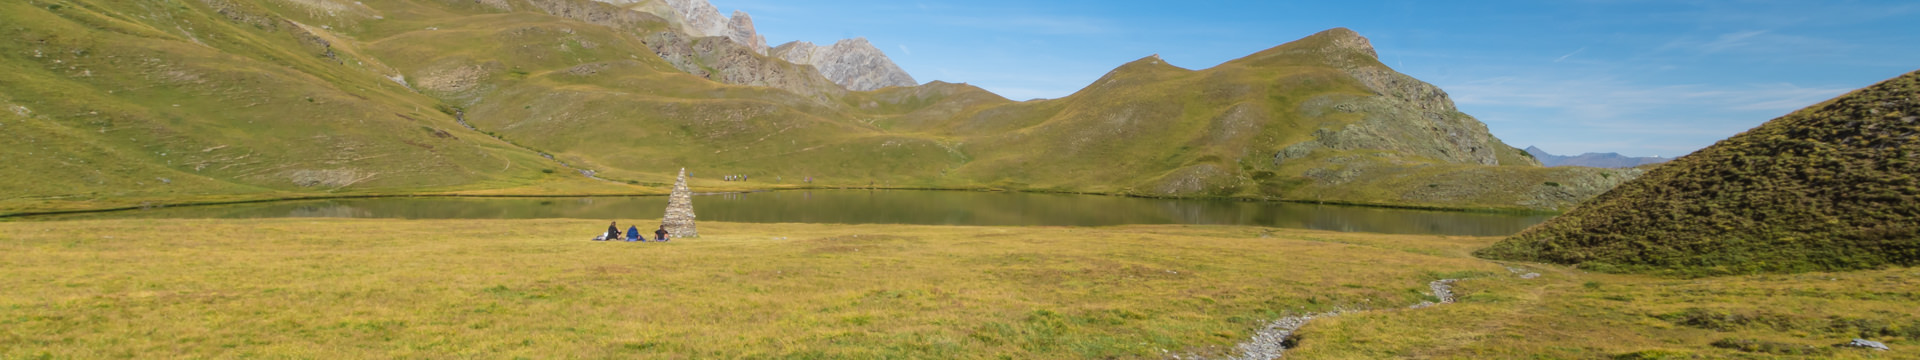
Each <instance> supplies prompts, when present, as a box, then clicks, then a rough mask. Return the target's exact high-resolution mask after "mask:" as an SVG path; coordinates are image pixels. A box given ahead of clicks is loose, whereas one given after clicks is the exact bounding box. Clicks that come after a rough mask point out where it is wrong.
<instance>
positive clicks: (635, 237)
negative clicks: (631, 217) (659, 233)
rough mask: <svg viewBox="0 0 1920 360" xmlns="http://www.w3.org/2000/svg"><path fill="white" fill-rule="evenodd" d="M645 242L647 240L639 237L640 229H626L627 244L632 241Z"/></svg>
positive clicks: (630, 227)
mask: <svg viewBox="0 0 1920 360" xmlns="http://www.w3.org/2000/svg"><path fill="white" fill-rule="evenodd" d="M646 240H647V238H643V237H640V227H639V226H628V227H627V242H634V241H646Z"/></svg>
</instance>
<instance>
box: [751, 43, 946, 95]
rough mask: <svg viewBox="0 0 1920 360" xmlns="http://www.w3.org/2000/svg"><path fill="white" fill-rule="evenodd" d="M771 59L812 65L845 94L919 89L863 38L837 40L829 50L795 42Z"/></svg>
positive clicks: (782, 47) (774, 53) (910, 78)
mask: <svg viewBox="0 0 1920 360" xmlns="http://www.w3.org/2000/svg"><path fill="white" fill-rule="evenodd" d="M771 54H772V55H773V56H774V57H778V58H780V59H783V60H786V61H789V62H792V63H795V64H806V65H813V67H814V68H815V69H819V70H820V75H824V76H826V77H827V79H829V80H833V82H834V83H836V84H840V86H845V87H847V90H853V91H868V90H878V89H880V88H884V87H889V86H914V85H920V83H919V82H917V81H914V80H913V76H912V75H908V74H907V71H906V70H901V69H900V66H899V65H894V63H893V60H892V59H889V58H887V54H886V53H884V52H881V51H880V49H879V48H875V47H873V43H870V42H867V39H866V38H852V39H846V40H840V41H839V42H835V43H833V45H831V46H826V47H821V46H819V45H814V44H813V43H810V42H805V41H795V42H790V43H786V44H782V45H780V46H778V47H775V48H773V51H772V53H771Z"/></svg>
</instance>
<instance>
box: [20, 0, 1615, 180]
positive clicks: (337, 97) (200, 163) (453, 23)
mask: <svg viewBox="0 0 1920 360" xmlns="http://www.w3.org/2000/svg"><path fill="white" fill-rule="evenodd" d="M676 4H677V5H676ZM700 4H704V2H698V3H695V2H679V1H651V0H649V1H637V2H628V3H621V4H614V3H606V2H595V1H587V0H473V1H430V0H399V1H382V2H369V3H360V2H352V1H346V0H298V1H282V0H192V1H183V2H178V3H165V4H159V3H125V2H111V1H104V0H76V1H69V2H62V3H58V4H55V3H42V2H13V3H6V4H0V10H3V11H0V20H4V22H5V23H8V24H13V26H7V27H3V28H0V35H4V36H7V37H9V38H14V39H21V40H20V41H13V42H5V43H0V70H4V71H0V108H5V109H8V110H9V111H5V112H0V128H4V129H6V133H7V134H8V136H6V137H5V138H4V139H0V154H3V155H5V156H6V157H7V158H8V159H19V160H10V161H8V162H7V164H6V166H7V167H8V168H7V171H6V172H5V174H4V175H0V189H4V190H0V212H21V211H47V210H61V209H91V208H100V207H120V206H141V205H147V204H177V203H188V202H206V201H233V200H252V199H269V198H290V197H315V196H345V195H351V196H360V195H384V194H582V193H627V194H630V193H661V192H664V190H663V188H662V187H663V186H664V184H666V183H669V182H671V180H672V178H673V175H674V174H675V171H677V170H678V169H679V168H686V169H688V171H690V172H691V174H692V175H694V176H695V179H694V180H693V181H694V186H697V187H714V186H734V187H738V186H746V187H748V188H752V187H780V186H804V185H801V184H796V183H797V182H798V180H799V179H802V178H813V179H815V180H816V181H815V182H814V183H812V184H807V185H810V186H834V187H845V186H875V187H908V188H950V189H1006V190H1021V191H1050V192H1078V193H1103V194H1120V195H1133V196H1156V197H1229V198H1247V199H1267V200H1287V201H1309V202H1327V203H1354V204H1374V205H1388V206H1406V207H1432V208H1454V209H1460V208H1473V209H1508V210H1546V211H1554V210H1565V209H1567V208H1570V207H1571V206H1573V205H1574V204H1575V203H1577V202H1578V201H1580V200H1582V199H1586V198H1589V197H1591V196H1593V195H1596V194H1599V193H1600V192H1602V191H1605V190H1607V189H1610V188H1612V187H1613V186H1614V185H1616V184H1618V183H1620V182H1621V181H1624V180H1626V179H1631V178H1633V177H1635V176H1637V175H1638V174H1640V170H1636V169H1594V168H1578V167H1568V168H1544V167H1541V166H1540V164H1539V163H1538V162H1537V161H1535V160H1534V159H1533V158H1531V157H1528V156H1527V155H1526V153H1525V152H1524V151H1521V150H1520V149H1516V148H1513V147H1511V146H1508V145H1506V144H1504V143H1502V142H1501V141H1500V140H1499V139H1497V138H1495V137H1493V136H1492V135H1491V134H1490V133H1488V132H1487V129H1486V126H1485V125H1484V124H1482V123H1480V122H1479V121H1478V120H1475V119H1473V118H1472V117H1471V116H1468V115H1466V114H1462V113H1460V112H1459V111H1458V110H1457V109H1455V108H1454V107H1453V104H1452V101H1451V100H1450V99H1449V97H1448V96H1447V94H1446V93H1445V92H1444V91H1441V90H1440V89H1439V88H1437V87H1434V86H1433V85H1431V84H1427V83H1425V82H1421V81H1419V80H1417V79H1414V78H1412V77H1409V76H1406V75H1403V74H1399V73H1397V72H1394V71H1393V70H1392V69H1390V68H1388V67H1387V66H1385V65H1383V64H1381V63H1380V62H1379V61H1378V59H1377V58H1376V55H1375V53H1374V51H1373V48H1372V46H1371V45H1370V43H1369V41H1368V40H1367V39H1366V38H1364V37H1362V36H1360V35H1359V34H1357V33H1354V32H1353V31H1350V30H1347V29H1332V30H1328V31H1325V32H1321V33H1318V34H1314V35H1312V36H1307V37H1305V38H1302V39H1300V40H1298V41H1294V42H1290V43H1287V44H1284V45H1280V46H1277V47H1274V48H1272V49H1268V50H1265V51H1261V52H1258V53H1255V54H1251V55H1249V56H1247V57H1244V58H1241V59H1237V60H1233V61H1229V62H1227V63H1224V64H1221V65H1219V66H1216V67H1213V68H1209V69H1201V70H1191V69H1184V68H1180V67H1176V66H1173V65H1171V64H1168V63H1166V62H1165V61H1163V60H1161V59H1159V58H1158V57H1157V56H1148V57H1144V58H1141V59H1139V60H1136V61H1133V62H1130V63H1127V64H1124V65H1121V66H1119V67H1118V68H1116V69H1114V70H1112V71H1111V72H1109V73H1108V74H1106V75H1105V76H1103V77H1102V78H1100V79H1099V80H1097V81H1096V82H1094V83H1093V84H1090V85H1088V86H1087V87H1086V88H1084V89H1081V90H1080V91H1078V92H1076V93H1074V94H1072V95H1070V96H1067V97H1063V98H1059V99H1051V100H1033V101H1011V100H1008V99H1005V98H1003V97H1000V96H998V95H995V94H993V93H991V92H987V91H985V90H982V89H980V88H978V87H974V86H970V85H966V84H958V83H947V82H940V81H934V82H929V83H926V84H919V85H911V86H903V85H899V84H890V85H882V84H886V83H885V82H884V81H871V82H869V81H867V80H871V79H875V78H885V77H888V76H887V75H884V74H883V73H884V71H883V72H878V73H876V72H872V71H852V72H849V73H852V74H857V75H853V76H852V77H849V78H843V79H842V80H846V79H855V80H850V81H853V82H854V83H856V84H869V85H862V86H861V87H870V86H880V87H878V88H876V89H874V90H860V89H855V88H849V87H848V86H845V85H842V84H841V83H840V82H837V81H842V80H834V79H830V78H828V76H827V75H826V72H827V71H829V70H830V69H836V68H837V67H835V66H825V67H821V66H816V65H813V64H800V63H795V62H793V61H790V60H787V58H789V57H794V58H800V57H804V58H807V59H816V58H820V59H831V58H834V56H821V55H819V52H820V51H819V50H818V49H814V50H807V51H801V50H802V49H803V48H806V46H803V45H798V44H789V45H783V46H779V47H773V48H767V49H761V48H758V47H756V46H755V45H754V44H758V43H762V42H761V41H763V40H755V39H760V37H759V36H758V35H757V34H753V35H751V36H747V35H748V34H751V29H752V27H751V26H750V24H751V21H750V19H748V18H747V17H745V16H741V15H743V14H738V15H736V16H734V17H733V18H729V19H727V20H726V21H725V22H724V23H725V24H726V25H725V27H723V29H725V31H726V32H727V34H725V35H723V36H714V35H711V34H708V33H706V32H709V31H716V30H714V29H716V27H715V26H714V24H717V23H719V22H718V20H715V19H713V18H711V17H704V16H703V17H704V18H706V20H700V21H694V20H690V18H681V17H673V16H660V15H656V13H660V12H665V11H679V12H682V13H691V12H694V11H693V10H699V11H697V12H700V13H705V11H706V9H707V8H710V7H711V5H708V6H706V7H699V6H689V5H700ZM714 14H716V16H717V10H716V11H715V12H714ZM696 29H698V30H696ZM841 43H842V44H845V43H852V44H853V45H851V46H848V47H847V48H852V49H856V50H857V49H861V48H871V45H870V44H866V45H864V46H860V45H861V44H865V42H864V41H859V40H857V39H856V40H850V41H843V42H841ZM839 45H840V44H836V45H835V46H830V47H828V48H839V47H840V46H839ZM843 52H845V53H848V54H855V53H861V52H862V51H852V50H847V51H843ZM796 54H804V55H805V56H799V55H796ZM875 54H878V52H877V50H876V51H874V52H871V53H867V54H865V55H860V56H865V57H864V58H863V57H860V56H854V57H852V58H851V59H853V60H846V61H844V63H848V64H852V63H861V64H881V62H879V61H877V60H876V59H879V58H877V57H875V56H874V55H875ZM843 59H846V58H844V57H843ZM861 59H864V60H861ZM807 61H813V60H807ZM840 61H842V60H829V61H828V62H829V63H842V62H840ZM887 64H890V62H888V63H887ZM846 68H858V69H872V68H876V67H874V66H866V67H862V66H849V67H846ZM896 68H897V67H896ZM875 74H883V75H875ZM859 79H867V80H859ZM582 174H585V175H589V176H581V175H582ZM717 174H746V175H751V178H752V179H755V180H756V183H751V184H739V183H724V182H719V181H715V180H712V177H707V176H708V175H716V176H715V177H717Z"/></svg>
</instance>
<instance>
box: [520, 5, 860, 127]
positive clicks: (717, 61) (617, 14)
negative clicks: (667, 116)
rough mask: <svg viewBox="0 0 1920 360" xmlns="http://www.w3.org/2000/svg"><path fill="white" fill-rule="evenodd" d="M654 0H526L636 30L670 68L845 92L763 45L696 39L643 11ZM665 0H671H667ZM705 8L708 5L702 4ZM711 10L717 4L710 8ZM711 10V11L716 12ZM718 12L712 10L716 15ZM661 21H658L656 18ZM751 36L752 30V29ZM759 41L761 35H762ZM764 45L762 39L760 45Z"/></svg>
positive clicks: (731, 80)
mask: <svg viewBox="0 0 1920 360" xmlns="http://www.w3.org/2000/svg"><path fill="white" fill-rule="evenodd" d="M656 1H658V0H648V1H639V2H635V1H622V0H599V1H597V2H596V1H588V0H530V1H529V2H530V3H532V4H533V5H534V6H535V7H536V8H537V9H539V10H540V11H543V12H546V13H548V14H552V15H555V16H560V17H565V18H569V19H574V20H579V21H583V22H587V23H592V24H596V25H604V26H608V27H612V28H616V29H622V30H626V31H632V32H635V33H637V34H639V35H641V42H643V43H646V45H647V47H648V48H650V50H653V52H654V54H655V55H658V56H660V58H661V59H663V60H666V61H667V63H668V64H671V65H673V67H674V68H676V69H680V70H681V71H685V72H687V73H690V74H693V75H695V76H700V77H704V78H707V79H709V80H713V81H719V82H723V83H728V84H737V85H752V86H766V87H772V88H777V89H781V90H786V91H788V92H792V93H795V94H799V95H802V96H804V97H806V98H808V99H811V100H813V101H815V102H818V103H822V104H830V103H833V102H834V99H837V98H839V97H840V96H842V95H844V94H845V93H846V89H843V88H841V87H840V86H839V85H836V84H834V83H833V82H832V81H830V80H827V78H826V77H824V76H821V75H820V74H819V72H818V71H816V70H814V69H812V68H810V67H807V66H798V65H794V64H791V63H787V62H783V61H779V60H776V59H774V58H771V57H767V56H766V55H765V54H764V52H765V51H764V50H761V51H755V50H754V49H753V48H751V47H748V46H744V45H741V44H740V43H736V42H733V41H702V39H703V38H711V36H707V35H700V34H692V33H688V32H686V31H684V29H678V30H677V29H675V28H676V27H677V26H669V25H671V24H682V25H684V23H676V22H675V21H674V20H667V19H661V17H660V16H656V15H657V14H654V13H648V12H646V11H675V10H660V9H662V6H661V5H662V4H660V3H658V2H656ZM695 1H697V2H699V3H700V4H705V3H706V2H705V1H698V0H695ZM669 4H677V3H676V2H669ZM705 8H708V9H710V8H712V5H706V6H705ZM716 11H717V10H716ZM716 14H717V12H716ZM716 16H718V15H716ZM751 21H752V20H751V19H746V20H745V22H746V23H747V24H746V27H745V28H744V31H743V32H742V33H752V25H751ZM663 22H664V23H665V24H662V23H663ZM753 36H756V37H757V36H758V35H757V34H756V35H753ZM762 41H764V40H762ZM761 47H762V48H765V46H764V43H763V45H762V46H761Z"/></svg>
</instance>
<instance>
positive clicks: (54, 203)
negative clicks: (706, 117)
mask: <svg viewBox="0 0 1920 360" xmlns="http://www.w3.org/2000/svg"><path fill="white" fill-rule="evenodd" d="M321 3H324V4H334V5H341V3H334V2H318V3H313V4H321ZM302 4H307V3H300V2H293V3H288V2H259V3H250V2H228V1H214V0H209V1H192V2H164V3H150V2H120V1H26V2H8V3H6V4H0V22H3V23H6V24H8V25H7V26H4V27H0V36H5V37H7V38H9V39H16V40H14V41H7V42H4V43H0V107H6V108H9V109H11V111H8V114H7V115H5V116H7V118H6V119H5V120H4V122H5V123H6V134H7V135H6V136H5V137H4V139H0V141H3V143H0V153H3V154H5V157H6V158H7V159H8V160H7V164H6V165H5V166H7V171H5V175H0V188H5V189H7V190H4V191H0V212H9V211H8V210H57V209H69V208H99V207H116V206H130V205H140V204H168V203H180V202H192V201H222V200H247V199H262V198H283V197H299V196H327V195H353V194H404V193H422V192H440V191H461V190H473V189H493V188H514V187H529V186H532V187H540V186H548V185H553V184H556V183H566V184H570V185H563V186H561V187H568V188H598V187H601V186H602V185H594V184H592V183H591V181H589V180H584V179H580V178H578V177H566V176H563V175H564V174H561V175H556V174H559V173H563V172H564V171H556V170H557V169H560V167H559V165H558V164H555V163H553V162H551V161H548V160H545V159H542V158H541V157H540V156H539V155H538V153H535V152H533V151H528V150H526V149H522V148H519V147H516V146H513V145H511V144H508V143H506V142H502V141H499V140H496V139H493V138H490V137H487V136H484V135H480V134H475V133H471V132H467V131H463V129H462V127H461V126H460V125H459V124H458V123H456V122H455V119H454V118H453V116H449V115H448V114H444V113H442V112H440V111H436V110H435V109H436V108H439V107H440V106H439V104H440V102H439V101H438V100H436V99H434V98H431V97H428V96H423V95H421V94H419V93H416V92H414V91H411V90H410V89H408V88H407V87H405V86H402V85H400V84H398V83H396V82H395V81H393V80H390V79H389V76H390V75H389V74H392V70H391V69H390V68H388V67H387V66H386V65H384V64H383V63H382V62H381V61H380V60H379V59H376V58H372V57H369V56H367V55H365V54H363V53H361V52H359V51H358V50H357V49H355V48H353V47H352V46H350V45H349V44H351V43H352V41H349V40H347V39H343V38H340V37H338V35H335V34H333V33H331V32H330V31H328V30H325V29H326V28H335V29H340V28H353V27H355V26H361V27H371V26H370V25H369V24H367V23H369V22H372V21H370V20H369V19H370V18H371V17H372V16H374V15H368V14H369V13H368V11H370V10H368V9H366V8H364V7H357V6H349V7H343V8H341V9H338V10H329V11H328V12H330V13H332V15H323V16H320V17H314V16H308V15H312V14H322V12H318V11H315V10H314V9H304V8H301V7H302V6H303V5H302ZM342 6H344V5H342ZM281 14H296V15H295V16H283V15H281ZM356 24H357V25H356ZM606 187H611V186H606Z"/></svg>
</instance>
